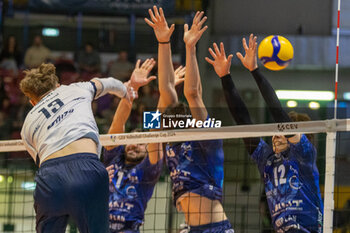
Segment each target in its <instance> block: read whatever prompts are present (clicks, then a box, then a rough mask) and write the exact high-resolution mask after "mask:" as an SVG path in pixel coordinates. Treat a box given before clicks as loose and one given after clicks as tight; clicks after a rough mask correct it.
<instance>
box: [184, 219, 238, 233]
mask: <svg viewBox="0 0 350 233" xmlns="http://www.w3.org/2000/svg"><path fill="white" fill-rule="evenodd" d="M190 233H234V230H233V229H232V226H231V223H230V222H229V221H228V220H225V221H222V222H216V223H210V224H205V225H199V226H191V227H190Z"/></svg>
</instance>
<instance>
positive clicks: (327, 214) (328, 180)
mask: <svg viewBox="0 0 350 233" xmlns="http://www.w3.org/2000/svg"><path fill="white" fill-rule="evenodd" d="M340 3H341V0H338V11H337V15H338V17H337V40H336V41H337V42H336V50H337V52H336V61H335V90H334V92H335V97H334V119H337V108H338V73H339V71H338V68H339V34H340ZM336 143H337V132H336V131H334V132H329V133H327V137H326V171H325V173H326V174H325V184H324V187H325V188H324V212H323V213H324V216H323V232H324V233H332V232H333V212H334V179H335V155H336Z"/></svg>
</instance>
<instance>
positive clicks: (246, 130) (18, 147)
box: [0, 119, 350, 152]
mask: <svg viewBox="0 0 350 233" xmlns="http://www.w3.org/2000/svg"><path fill="white" fill-rule="evenodd" d="M349 130H350V119H342V120H325V121H308V122H291V123H278V124H260V125H240V126H228V127H221V128H202V129H185V130H169V131H154V132H142V133H125V134H104V135H101V136H100V140H101V143H102V145H103V146H111V145H116V144H118V145H126V144H137V143H159V142H180V141H197V140H212V139H230V138H248V137H265V136H273V135H286V134H295V133H304V134H309V133H326V132H336V131H349ZM24 150H25V148H24V146H23V142H22V140H7V141H0V152H5V151H24Z"/></svg>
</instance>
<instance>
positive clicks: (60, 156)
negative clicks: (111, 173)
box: [20, 64, 137, 233]
mask: <svg viewBox="0 0 350 233" xmlns="http://www.w3.org/2000/svg"><path fill="white" fill-rule="evenodd" d="M134 81H136V80H135V78H132V81H131V83H134V84H137V83H136V82H134ZM20 88H21V91H22V92H23V93H24V94H25V95H26V96H27V97H29V99H30V102H31V103H32V105H33V108H32V109H31V111H30V112H29V113H28V115H27V116H26V119H25V121H24V124H23V127H22V131H21V137H22V139H23V142H24V145H25V147H26V149H27V151H28V153H29V154H30V155H31V156H32V157H33V159H34V161H35V162H36V164H37V165H38V166H39V167H40V168H39V170H38V172H37V174H36V176H35V181H36V188H35V191H34V209H35V212H36V230H37V232H39V233H63V232H65V229H66V227H67V222H68V218H72V219H73V221H74V222H75V223H76V224H77V226H78V228H79V231H80V232H81V233H87V232H89V233H106V232H107V231H108V174H107V172H106V169H105V168H104V166H103V164H102V163H101V162H100V161H99V158H98V157H99V153H100V149H101V145H100V141H99V133H98V128H97V125H96V122H95V119H94V116H93V114H92V110H91V102H92V101H93V100H94V99H97V98H99V97H100V96H103V95H105V94H107V93H111V94H114V95H116V96H118V97H120V98H124V101H128V100H129V99H130V98H129V96H132V95H130V93H132V91H131V88H130V89H129V90H130V91H131V92H128V91H127V87H126V86H125V85H124V84H123V83H122V82H120V81H119V80H117V79H114V78H107V79H99V78H95V79H93V80H92V81H91V82H79V83H73V84H71V85H68V86H66V85H59V83H58V77H57V76H56V74H55V66H54V65H52V64H42V65H40V66H39V67H38V68H36V69H31V70H27V71H25V78H24V79H23V80H22V81H21V82H20ZM128 93H129V94H128Z"/></svg>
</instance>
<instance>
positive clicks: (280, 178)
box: [273, 164, 287, 187]
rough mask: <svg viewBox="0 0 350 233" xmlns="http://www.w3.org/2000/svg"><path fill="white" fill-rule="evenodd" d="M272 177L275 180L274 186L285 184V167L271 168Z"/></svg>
mask: <svg viewBox="0 0 350 233" xmlns="http://www.w3.org/2000/svg"><path fill="white" fill-rule="evenodd" d="M273 175H274V178H275V186H276V187H277V186H278V185H282V184H285V183H286V182H287V179H286V177H285V175H286V167H285V166H284V165H283V164H281V165H279V166H278V168H277V167H274V168H273Z"/></svg>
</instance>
